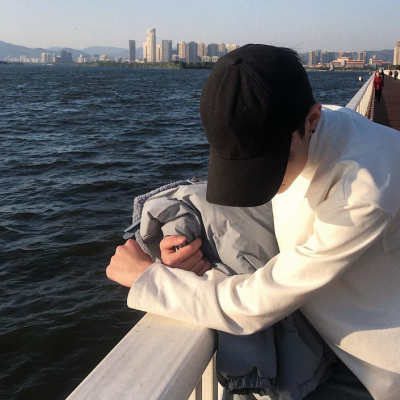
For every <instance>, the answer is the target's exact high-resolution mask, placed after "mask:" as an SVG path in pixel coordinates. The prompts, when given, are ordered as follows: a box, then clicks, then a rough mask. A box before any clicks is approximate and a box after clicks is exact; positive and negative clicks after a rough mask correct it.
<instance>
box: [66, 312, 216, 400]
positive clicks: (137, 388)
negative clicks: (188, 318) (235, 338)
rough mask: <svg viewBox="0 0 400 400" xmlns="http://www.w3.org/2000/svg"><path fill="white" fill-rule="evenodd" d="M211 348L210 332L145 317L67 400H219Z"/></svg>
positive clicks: (213, 339) (213, 340)
mask: <svg viewBox="0 0 400 400" xmlns="http://www.w3.org/2000/svg"><path fill="white" fill-rule="evenodd" d="M215 348H216V333H215V331H213V330H211V329H207V328H202V327H198V326H195V325H190V324H185V323H182V322H178V321H175V320H172V319H169V318H163V317H159V316H155V315H151V314H146V315H145V316H144V317H143V318H142V319H141V320H140V321H139V323H137V324H136V325H135V327H134V328H133V329H132V330H131V331H130V332H129V333H128V334H127V335H126V336H125V337H124V338H123V339H122V340H121V341H120V342H119V343H118V345H117V346H116V347H115V348H114V349H113V350H112V351H111V352H110V353H109V354H108V355H107V357H106V358H105V359H104V360H103V361H102V362H101V363H100V364H99V365H98V366H97V367H96V368H95V369H94V370H93V371H92V372H91V373H90V375H89V376H88V377H87V378H86V379H85V380H84V381H83V382H82V383H81V384H80V385H79V386H78V387H77V388H76V389H75V390H74V392H73V393H72V394H71V395H70V396H69V397H68V400H187V399H188V398H189V399H190V400H201V399H203V400H217V396H218V384H217V381H216V374H215V358H214V357H213V354H214V352H215ZM202 374H203V377H202Z"/></svg>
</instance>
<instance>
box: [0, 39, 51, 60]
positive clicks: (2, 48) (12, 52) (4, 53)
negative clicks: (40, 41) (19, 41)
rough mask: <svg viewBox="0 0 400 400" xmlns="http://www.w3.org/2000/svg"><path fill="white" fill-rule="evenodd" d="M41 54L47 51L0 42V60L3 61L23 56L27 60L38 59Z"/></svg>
mask: <svg viewBox="0 0 400 400" xmlns="http://www.w3.org/2000/svg"><path fill="white" fill-rule="evenodd" d="M42 53H48V50H46V49H42V48H36V49H31V48H29V47H24V46H17V45H15V44H11V43H6V42H2V41H0V60H4V59H5V58H6V57H11V58H17V57H19V56H23V55H26V56H27V57H28V58H40V55H41V54H42Z"/></svg>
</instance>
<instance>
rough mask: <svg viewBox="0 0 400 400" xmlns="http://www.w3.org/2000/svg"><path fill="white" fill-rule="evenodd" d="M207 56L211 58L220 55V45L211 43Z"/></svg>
mask: <svg viewBox="0 0 400 400" xmlns="http://www.w3.org/2000/svg"><path fill="white" fill-rule="evenodd" d="M207 55H208V56H210V57H213V56H217V55H218V44H217V43H210V44H209V45H207Z"/></svg>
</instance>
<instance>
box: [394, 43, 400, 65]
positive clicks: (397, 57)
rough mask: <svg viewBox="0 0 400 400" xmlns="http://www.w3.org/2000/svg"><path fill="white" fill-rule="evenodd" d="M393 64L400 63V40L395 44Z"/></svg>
mask: <svg viewBox="0 0 400 400" xmlns="http://www.w3.org/2000/svg"><path fill="white" fill-rule="evenodd" d="M393 65H400V40H398V41H397V43H396V46H394V56H393Z"/></svg>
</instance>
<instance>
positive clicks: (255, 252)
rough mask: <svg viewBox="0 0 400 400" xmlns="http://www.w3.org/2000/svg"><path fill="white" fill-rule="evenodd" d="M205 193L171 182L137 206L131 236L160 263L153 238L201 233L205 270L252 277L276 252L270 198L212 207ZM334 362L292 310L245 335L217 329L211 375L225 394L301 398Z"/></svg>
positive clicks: (202, 186)
mask: <svg viewBox="0 0 400 400" xmlns="http://www.w3.org/2000/svg"><path fill="white" fill-rule="evenodd" d="M205 190H206V183H200V184H194V185H182V186H177V187H175V188H172V189H169V190H166V191H161V192H160V193H157V194H155V195H154V196H152V197H150V199H148V200H147V201H146V202H145V203H144V207H143V211H142V213H141V226H140V235H137V239H139V242H141V241H142V240H143V243H144V245H145V246H143V247H147V249H146V251H148V252H150V253H151V255H152V256H153V258H154V259H155V260H158V261H161V260H160V258H161V254H160V249H159V243H160V241H161V240H162V239H163V237H165V236H169V235H174V234H177V235H183V236H185V237H186V238H187V241H188V242H191V241H192V240H194V239H195V238H197V237H200V238H202V239H203V244H202V247H201V250H202V252H203V254H204V256H205V257H206V258H207V259H208V260H209V261H210V262H211V264H212V268H217V269H219V270H220V271H222V272H224V273H226V274H228V275H233V274H251V273H253V272H254V271H256V270H257V269H258V268H261V267H263V266H264V265H265V263H267V262H268V261H269V260H270V259H271V258H272V257H274V256H275V255H276V254H277V253H278V252H279V249H278V245H277V242H276V239H275V235H274V228H273V218H272V208H271V204H270V203H267V204H265V205H262V206H259V207H247V208H240V207H224V206H216V205H213V204H210V203H208V202H207V201H206V200H205ZM136 203H137V202H136ZM141 207H142V206H141V205H140V209H141ZM136 208H138V204H136ZM137 217H138V210H137V209H136V210H134V218H137ZM141 239H142V240H141ZM334 361H335V356H334V355H333V353H332V352H331V351H330V349H329V348H328V347H327V346H326V345H325V343H324V342H323V341H322V339H321V338H320V337H319V335H318V334H317V333H316V331H315V330H314V329H313V328H312V326H311V325H310V324H309V323H308V321H307V320H306V319H305V318H304V317H303V315H302V314H301V313H300V312H299V311H296V312H294V313H293V314H291V315H289V316H287V317H286V318H285V319H284V320H282V321H280V322H279V323H277V324H275V325H273V326H271V327H269V328H266V329H264V330H263V331H260V332H257V333H255V334H252V335H249V336H235V335H231V334H228V333H225V332H218V350H217V375H218V379H219V382H220V383H221V384H222V385H223V386H224V387H225V388H226V389H227V390H228V392H229V393H231V394H242V395H248V394H251V393H257V394H260V395H268V396H270V398H272V399H279V400H301V399H302V398H304V397H305V396H306V395H307V394H308V393H309V392H311V391H312V390H314V389H315V387H316V386H317V385H318V383H319V382H321V381H323V380H325V379H326V378H327V377H329V375H330V374H331V368H330V367H331V364H332V363H333V362H334Z"/></svg>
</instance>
